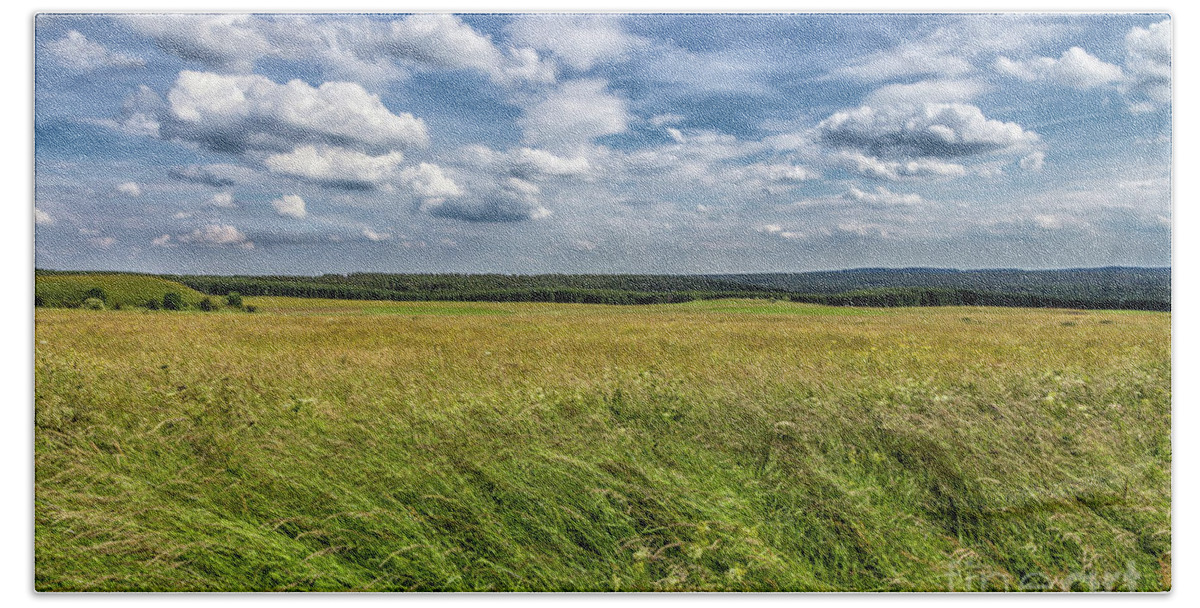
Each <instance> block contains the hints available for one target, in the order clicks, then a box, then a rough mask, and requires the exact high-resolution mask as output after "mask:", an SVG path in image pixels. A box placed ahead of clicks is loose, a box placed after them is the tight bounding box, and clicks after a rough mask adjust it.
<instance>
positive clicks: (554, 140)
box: [517, 80, 630, 149]
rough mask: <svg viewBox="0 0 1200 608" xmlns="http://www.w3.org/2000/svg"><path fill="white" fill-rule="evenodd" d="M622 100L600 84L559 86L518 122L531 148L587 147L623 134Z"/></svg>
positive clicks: (578, 82)
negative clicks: (602, 137) (596, 139)
mask: <svg viewBox="0 0 1200 608" xmlns="http://www.w3.org/2000/svg"><path fill="white" fill-rule="evenodd" d="M626 106H627V103H626V101H625V99H623V98H621V97H618V96H617V95H614V94H612V93H610V92H609V91H608V90H607V84H606V83H605V81H603V80H574V81H571V82H566V83H563V84H562V85H561V86H560V87H558V88H557V89H556V90H554V91H552V92H550V93H549V94H548V95H546V97H545V98H544V99H542V100H541V101H540V102H537V103H535V104H533V105H532V106H530V107H528V108H526V110H525V113H524V115H523V116H522V117H521V118H520V119H518V121H517V124H519V125H520V126H521V127H522V129H524V132H525V140H526V141H527V142H529V143H531V144H535V145H541V146H545V147H548V148H551V149H556V148H564V147H570V146H573V145H578V144H582V143H587V142H589V141H591V140H592V139H594V138H596V137H600V136H603V135H612V134H615V133H623V132H625V130H626V129H628V127H629V121H630V117H629V113H628V111H627V109H626Z"/></svg>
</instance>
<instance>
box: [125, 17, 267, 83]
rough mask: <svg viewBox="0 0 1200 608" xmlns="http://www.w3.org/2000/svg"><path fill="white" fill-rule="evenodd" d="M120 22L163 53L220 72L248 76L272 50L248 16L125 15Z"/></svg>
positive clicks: (251, 18) (253, 20)
mask: <svg viewBox="0 0 1200 608" xmlns="http://www.w3.org/2000/svg"><path fill="white" fill-rule="evenodd" d="M121 20H122V21H123V22H124V23H125V24H126V25H128V26H129V27H130V28H132V29H133V30H135V31H137V32H138V33H141V34H145V35H147V36H150V37H151V38H152V39H153V40H154V42H155V43H156V44H157V45H158V47H159V48H161V49H162V50H164V51H166V52H168V53H171V54H173V55H176V56H178V57H180V58H182V59H185V60H188V61H196V62H199V63H201V64H203V65H205V66H206V67H208V68H211V69H216V70H221V71H237V72H248V71H250V70H252V69H253V68H254V63H255V61H257V60H258V59H259V58H260V57H262V56H264V55H268V54H271V53H272V52H273V50H274V49H273V46H272V44H271V43H270V42H269V41H267V39H266V38H265V37H264V36H263V34H262V33H261V32H260V31H259V30H258V28H257V27H256V26H257V24H258V20H257V19H256V18H255V17H253V16H251V15H185V14H158V15H125V16H123V17H121Z"/></svg>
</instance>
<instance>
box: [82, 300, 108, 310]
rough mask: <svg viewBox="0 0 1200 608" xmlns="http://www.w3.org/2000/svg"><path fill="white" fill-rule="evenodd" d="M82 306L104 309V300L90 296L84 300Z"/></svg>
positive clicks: (90, 308) (91, 308)
mask: <svg viewBox="0 0 1200 608" xmlns="http://www.w3.org/2000/svg"><path fill="white" fill-rule="evenodd" d="M82 308H86V309H88V310H104V300H101V299H100V298H88V299H86V300H84V301H83V306H82Z"/></svg>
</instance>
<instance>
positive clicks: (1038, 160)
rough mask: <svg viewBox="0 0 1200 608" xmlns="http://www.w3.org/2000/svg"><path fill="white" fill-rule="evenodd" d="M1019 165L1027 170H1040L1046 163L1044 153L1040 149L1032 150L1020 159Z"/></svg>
mask: <svg viewBox="0 0 1200 608" xmlns="http://www.w3.org/2000/svg"><path fill="white" fill-rule="evenodd" d="M1019 164H1020V166H1021V168H1022V169H1025V170H1027V171H1041V170H1042V167H1043V166H1045V164H1046V153H1044V152H1042V151H1040V150H1039V151H1037V152H1034V153H1033V154H1030V155H1029V156H1026V157H1024V158H1022V159H1021V161H1020V163H1019Z"/></svg>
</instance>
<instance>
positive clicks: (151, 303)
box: [146, 298, 162, 310]
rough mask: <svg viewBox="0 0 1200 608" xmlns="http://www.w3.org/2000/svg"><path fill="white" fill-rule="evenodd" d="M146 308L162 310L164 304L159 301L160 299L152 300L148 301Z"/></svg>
mask: <svg viewBox="0 0 1200 608" xmlns="http://www.w3.org/2000/svg"><path fill="white" fill-rule="evenodd" d="M146 308H147V309H149V310H158V309H160V308H162V304H161V303H160V302H159V301H158V298H150V299H149V300H146Z"/></svg>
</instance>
